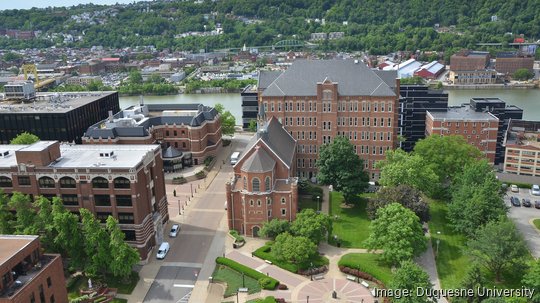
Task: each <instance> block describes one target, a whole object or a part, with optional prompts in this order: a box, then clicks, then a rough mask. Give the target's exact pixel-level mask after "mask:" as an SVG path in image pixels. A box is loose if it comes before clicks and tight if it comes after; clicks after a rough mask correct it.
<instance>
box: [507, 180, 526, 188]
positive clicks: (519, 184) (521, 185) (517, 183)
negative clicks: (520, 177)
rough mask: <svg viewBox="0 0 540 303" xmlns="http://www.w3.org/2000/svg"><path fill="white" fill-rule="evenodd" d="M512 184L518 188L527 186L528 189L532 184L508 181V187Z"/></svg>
mask: <svg viewBox="0 0 540 303" xmlns="http://www.w3.org/2000/svg"><path fill="white" fill-rule="evenodd" d="M512 184H515V185H516V186H517V187H519V188H528V189H531V187H532V184H528V183H520V182H509V183H508V187H510V185H512Z"/></svg>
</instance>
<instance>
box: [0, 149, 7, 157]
mask: <svg viewBox="0 0 540 303" xmlns="http://www.w3.org/2000/svg"><path fill="white" fill-rule="evenodd" d="M8 155H9V150H3V151H0V157H2V158H5V157H7V156H8Z"/></svg>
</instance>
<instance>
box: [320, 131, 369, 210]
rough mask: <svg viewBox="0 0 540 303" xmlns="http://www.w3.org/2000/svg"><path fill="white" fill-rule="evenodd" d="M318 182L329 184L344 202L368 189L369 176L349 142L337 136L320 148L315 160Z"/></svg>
mask: <svg viewBox="0 0 540 303" xmlns="http://www.w3.org/2000/svg"><path fill="white" fill-rule="evenodd" d="M317 167H318V169H319V172H318V174H317V178H318V180H319V181H320V182H321V183H323V184H331V185H333V187H334V189H335V190H337V191H340V192H341V193H342V194H343V197H344V198H345V201H346V202H351V201H352V199H353V197H355V196H356V195H358V194H359V193H361V192H363V191H364V190H365V189H366V188H367V187H368V181H369V176H368V174H367V173H366V172H365V171H364V162H363V161H362V159H360V158H359V157H358V155H357V154H356V152H355V151H354V147H353V145H352V144H351V142H349V140H348V139H347V138H345V137H343V136H337V137H335V138H334V140H333V141H332V142H331V143H329V144H325V145H323V146H322V147H321V150H320V152H319V159H318V160H317Z"/></svg>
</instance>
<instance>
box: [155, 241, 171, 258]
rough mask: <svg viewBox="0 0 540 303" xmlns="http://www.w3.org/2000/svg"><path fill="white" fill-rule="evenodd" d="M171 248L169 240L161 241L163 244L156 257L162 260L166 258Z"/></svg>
mask: <svg viewBox="0 0 540 303" xmlns="http://www.w3.org/2000/svg"><path fill="white" fill-rule="evenodd" d="M169 248H170V246H169V243H168V242H163V243H161V245H160V246H159V249H158V251H157V254H156V258H158V259H160V260H162V259H165V256H166V255H167V253H168V252H169Z"/></svg>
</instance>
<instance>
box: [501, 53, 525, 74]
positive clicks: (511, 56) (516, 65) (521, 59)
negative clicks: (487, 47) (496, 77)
mask: <svg viewBox="0 0 540 303" xmlns="http://www.w3.org/2000/svg"><path fill="white" fill-rule="evenodd" d="M533 65H534V57H533V56H526V55H523V54H520V53H518V52H501V53H498V54H497V60H496V61H495V69H496V70H497V72H499V73H501V74H505V75H508V76H512V75H513V74H514V73H515V72H516V71H517V70H518V69H522V68H524V69H526V70H528V71H530V72H531V73H532V72H533Z"/></svg>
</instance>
